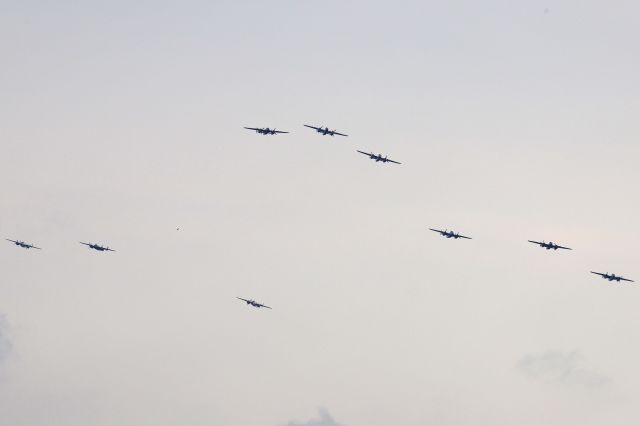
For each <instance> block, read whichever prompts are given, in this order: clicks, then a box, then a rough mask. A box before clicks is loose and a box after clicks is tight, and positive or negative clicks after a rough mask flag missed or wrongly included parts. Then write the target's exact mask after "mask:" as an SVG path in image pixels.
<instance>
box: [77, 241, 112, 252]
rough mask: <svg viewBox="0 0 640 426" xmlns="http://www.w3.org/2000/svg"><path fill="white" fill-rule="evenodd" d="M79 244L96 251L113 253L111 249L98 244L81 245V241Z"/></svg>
mask: <svg viewBox="0 0 640 426" xmlns="http://www.w3.org/2000/svg"><path fill="white" fill-rule="evenodd" d="M80 244H84V245H85V246H89V248H92V249H94V250H98V251H115V250H113V249H110V248H109V247H103V246H101V245H100V244H90V243H83V242H82V241H80Z"/></svg>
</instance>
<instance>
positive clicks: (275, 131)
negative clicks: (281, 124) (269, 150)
mask: <svg viewBox="0 0 640 426" xmlns="http://www.w3.org/2000/svg"><path fill="white" fill-rule="evenodd" d="M273 132H274V133H289V132H281V131H280V130H274V131H273Z"/></svg>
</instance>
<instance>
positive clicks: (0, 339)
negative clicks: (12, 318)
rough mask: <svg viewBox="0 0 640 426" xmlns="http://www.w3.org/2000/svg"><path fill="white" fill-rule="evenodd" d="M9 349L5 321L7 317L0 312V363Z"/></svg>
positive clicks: (9, 343)
mask: <svg viewBox="0 0 640 426" xmlns="http://www.w3.org/2000/svg"><path fill="white" fill-rule="evenodd" d="M10 350H11V341H10V340H9V323H8V322H7V318H6V317H5V316H4V315H2V314H0V363H1V362H2V361H4V360H5V359H6V358H7V356H8V355H9V351H10Z"/></svg>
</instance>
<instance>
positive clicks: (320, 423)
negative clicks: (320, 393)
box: [287, 408, 342, 426]
mask: <svg viewBox="0 0 640 426" xmlns="http://www.w3.org/2000/svg"><path fill="white" fill-rule="evenodd" d="M318 415H319V416H320V417H318V418H317V419H311V420H309V421H307V422H304V423H299V422H294V421H291V422H289V423H287V426H342V425H341V424H340V423H338V422H336V421H335V420H334V419H333V417H331V415H330V414H329V412H328V411H327V410H326V409H324V408H321V409H319V410H318Z"/></svg>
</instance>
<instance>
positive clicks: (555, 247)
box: [527, 240, 571, 250]
mask: <svg viewBox="0 0 640 426" xmlns="http://www.w3.org/2000/svg"><path fill="white" fill-rule="evenodd" d="M527 241H529V242H530V243H533V244H537V245H539V246H540V247H543V248H546V249H547V250H558V249H564V250H571V249H570V248H569V247H563V246H559V245H557V244H554V243H552V242H551V241H549V242H548V243H545V242H544V241H542V242H540V241H533V240H527Z"/></svg>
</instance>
